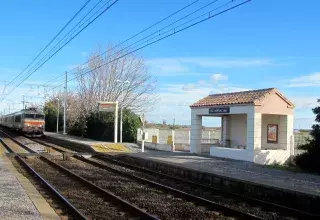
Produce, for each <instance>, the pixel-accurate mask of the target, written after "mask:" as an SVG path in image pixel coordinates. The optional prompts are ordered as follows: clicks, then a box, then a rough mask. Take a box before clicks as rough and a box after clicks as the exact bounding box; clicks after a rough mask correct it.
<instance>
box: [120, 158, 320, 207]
mask: <svg viewBox="0 0 320 220" xmlns="http://www.w3.org/2000/svg"><path fill="white" fill-rule="evenodd" d="M120 157H121V159H122V160H123V161H125V162H128V163H132V164H136V165H139V166H143V167H145V168H149V169H152V170H157V171H159V172H162V173H165V174H168V175H171V176H176V177H180V178H185V179H187V180H191V181H195V182H198V183H201V184H204V185H210V186H211V187H214V188H217V189H219V190H222V191H227V192H233V193H238V194H241V195H244V196H246V197H252V198H257V199H262V200H265V201H269V202H274V203H276V204H280V205H285V206H290V207H292V208H296V209H300V210H304V211H307V212H311V213H319V206H320V197H319V196H316V195H311V194H306V193H301V192H296V191H292V190H287V189H282V188H278V187H272V186H267V185H263V184H258V183H252V182H249V181H245V180H239V179H235V178H231V177H224V176H220V175H217V174H213V173H206V172H202V171H199V170H195V169H190V168H185V167H182V166H177V165H174V164H169V163H165V162H159V161H156V160H152V159H142V158H141V157H134V156H128V155H123V156H120Z"/></svg>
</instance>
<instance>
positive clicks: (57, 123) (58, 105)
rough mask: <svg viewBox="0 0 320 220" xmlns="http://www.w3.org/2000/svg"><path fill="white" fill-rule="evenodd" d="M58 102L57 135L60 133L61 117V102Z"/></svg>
mask: <svg viewBox="0 0 320 220" xmlns="http://www.w3.org/2000/svg"><path fill="white" fill-rule="evenodd" d="M57 101H58V111H57V112H58V113H57V134H58V133H59V116H60V100H59V98H57Z"/></svg>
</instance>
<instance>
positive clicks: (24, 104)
mask: <svg viewBox="0 0 320 220" xmlns="http://www.w3.org/2000/svg"><path fill="white" fill-rule="evenodd" d="M24 103H25V101H24V95H22V109H25V107H24V106H25V104H24Z"/></svg>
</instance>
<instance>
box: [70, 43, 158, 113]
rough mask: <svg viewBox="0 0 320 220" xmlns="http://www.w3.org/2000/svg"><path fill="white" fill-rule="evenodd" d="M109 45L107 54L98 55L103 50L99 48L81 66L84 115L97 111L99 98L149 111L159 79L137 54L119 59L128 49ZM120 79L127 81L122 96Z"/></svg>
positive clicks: (79, 81) (79, 87) (79, 82)
mask: <svg viewBox="0 0 320 220" xmlns="http://www.w3.org/2000/svg"><path fill="white" fill-rule="evenodd" d="M110 48H111V47H109V48H107V49H106V51H107V52H106V55H105V56H104V57H101V56H98V54H99V53H101V51H99V50H98V52H96V53H93V54H92V55H91V57H90V59H89V62H88V65H87V66H86V67H83V66H81V67H78V70H77V72H76V75H77V76H78V78H77V97H78V100H79V103H80V109H81V111H82V114H84V115H87V114H88V113H90V112H92V111H95V110H96V109H97V102H98V101H118V102H119V105H120V107H125V108H130V109H131V110H133V111H135V112H142V111H146V110H148V109H149V108H150V107H152V105H153V104H154V102H155V100H156V99H155V98H156V97H155V94H154V91H155V83H156V80H155V79H154V78H153V77H152V76H151V75H150V74H149V73H148V69H147V67H146V65H145V61H144V60H143V59H142V58H141V57H138V56H137V55H135V54H131V55H128V56H124V57H123V58H121V59H117V58H119V57H121V56H123V55H124V54H125V53H126V51H122V52H116V51H115V50H114V49H110ZM103 64H105V65H103ZM117 80H121V81H128V84H125V85H124V87H123V97H121V90H122V88H121V84H120V83H118V82H117ZM78 110H79V109H78Z"/></svg>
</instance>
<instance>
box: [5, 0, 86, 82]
mask: <svg viewBox="0 0 320 220" xmlns="http://www.w3.org/2000/svg"><path fill="white" fill-rule="evenodd" d="M90 1H91V0H87V1H86V2H85V4H84V5H83V6H82V7H81V8H80V9H79V10H78V11H77V12H76V13H75V14H74V15H73V16H72V18H71V19H70V20H69V21H68V22H67V23H66V24H65V25H64V26H63V27H62V28H61V30H60V31H59V32H58V33H57V34H56V35H55V36H54V37H53V38H52V39H51V40H50V42H49V43H48V44H47V45H46V46H45V47H44V48H43V49H42V50H41V51H40V52H39V53H38V55H37V56H36V57H35V58H34V59H33V60H32V61H31V62H30V63H29V64H28V65H27V66H26V67H25V68H24V69H23V70H22V71H21V72H20V73H19V74H18V75H17V76H16V77H15V78H14V79H13V80H11V81H10V82H9V83H8V84H7V86H8V85H10V84H11V83H12V82H13V81H15V80H16V79H17V78H18V77H19V76H20V75H21V74H22V73H23V72H24V71H25V70H26V69H27V68H29V66H30V65H31V64H32V63H33V62H34V61H35V60H36V59H37V58H38V57H39V56H40V55H41V54H42V53H43V52H44V51H45V50H46V49H47V48H48V47H49V46H50V44H51V43H52V42H53V41H54V40H55V39H56V38H57V37H58V36H59V35H60V34H61V33H62V32H63V31H64V30H65V29H66V27H67V26H68V25H69V24H70V23H71V22H72V21H73V20H74V19H75V18H76V17H77V16H78V15H79V13H80V12H81V11H82V10H83V9H84V8H85V7H86V6H87V5H88V4H89V2H90Z"/></svg>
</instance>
